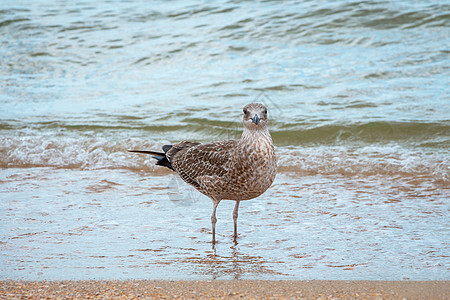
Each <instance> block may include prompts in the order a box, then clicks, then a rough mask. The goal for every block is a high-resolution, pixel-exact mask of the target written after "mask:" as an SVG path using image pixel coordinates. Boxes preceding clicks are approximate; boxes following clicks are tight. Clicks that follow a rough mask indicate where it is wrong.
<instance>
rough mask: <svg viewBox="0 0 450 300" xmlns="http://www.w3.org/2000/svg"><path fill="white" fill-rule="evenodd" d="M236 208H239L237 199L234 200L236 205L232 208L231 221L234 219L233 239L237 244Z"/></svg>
mask: <svg viewBox="0 0 450 300" xmlns="http://www.w3.org/2000/svg"><path fill="white" fill-rule="evenodd" d="M238 210H239V201H236V205H235V206H234V210H233V221H234V238H233V241H234V243H235V244H237V218H238Z"/></svg>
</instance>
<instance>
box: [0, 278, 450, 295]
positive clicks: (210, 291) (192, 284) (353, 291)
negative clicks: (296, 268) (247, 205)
mask: <svg viewBox="0 0 450 300" xmlns="http://www.w3.org/2000/svg"><path fill="white" fill-rule="evenodd" d="M23 297H26V298H27V299H41V298H46V299H62V298H64V299H67V298H70V299H86V298H92V297H94V298H108V299H109V298H114V299H137V298H139V299H142V298H143V299H185V298H189V299H192V298H197V299H205V298H208V299H238V298H239V299H240V298H244V299H261V298H263V299H285V298H289V299H292V298H294V299H301V298H306V299H311V298H315V299H317V298H319V299H336V298H344V299H349V298H352V299H405V298H406V299H408V300H409V299H450V281H449V280H444V281H367V280H355V281H351V280H350V281H347V280H346V281H341V280H339V281H337V280H336V281H335V280H305V281H303V280H302V281H299V280H273V281H272V280H212V281H170V280H118V281H115V280H98V281H97V280H82V281H72V280H65V281H19V280H2V281H0V298H2V299H3V298H6V299H18V298H23Z"/></svg>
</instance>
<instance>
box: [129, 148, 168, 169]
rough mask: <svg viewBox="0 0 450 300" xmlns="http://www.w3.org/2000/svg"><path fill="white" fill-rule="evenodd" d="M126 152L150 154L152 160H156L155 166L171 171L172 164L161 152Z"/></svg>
mask: <svg viewBox="0 0 450 300" xmlns="http://www.w3.org/2000/svg"><path fill="white" fill-rule="evenodd" d="M128 152H134V153H143V154H150V155H153V156H152V158H154V159H156V160H157V161H156V165H158V166H163V167H167V168H169V169H171V170H173V167H172V164H171V163H170V161H169V160H168V159H167V157H166V154H165V153H162V152H156V151H147V150H128Z"/></svg>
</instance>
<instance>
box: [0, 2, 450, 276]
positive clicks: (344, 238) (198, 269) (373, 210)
mask: <svg viewBox="0 0 450 300" xmlns="http://www.w3.org/2000/svg"><path fill="white" fill-rule="evenodd" d="M449 8H450V5H448V4H447V3H446V1H428V2H426V3H423V2H416V1H402V2H401V3H389V2H384V1H374V2H370V3H369V2H364V1H333V2H326V3H325V2H324V3H317V2H316V1H305V2H301V3H298V2H296V1H286V2H284V3H280V2H276V1H266V2H245V1H216V2H214V3H208V2H200V1H171V2H166V1H156V2H153V4H152V5H150V4H148V3H146V2H143V1H128V2H126V3H110V2H108V1H104V2H96V4H92V3H90V2H70V3H63V2H61V3H51V4H48V3H47V2H45V1H29V2H20V3H17V2H13V1H2V4H1V5H0V33H1V35H2V41H1V45H2V46H1V47H0V54H1V56H2V57H3V58H4V59H2V60H0V87H1V89H2V92H1V93H0V168H1V171H0V205H1V206H0V220H1V227H0V228H1V229H0V249H1V261H2V263H1V264H0V278H1V279H7V278H10V279H31V280H36V279H123V278H139V279H146V278H147V279H211V278H221V279H231V278H242V279H250V278H251V279H273V278H277V279H384V280H399V279H413V280H430V279H449V277H448V274H449V269H450V268H449V265H450V261H449V258H448V257H449V255H448V254H449V244H448V241H449V240H450V234H449V225H448V224H450V223H449V218H448V215H449V209H450V201H449V199H450V189H449V186H450V155H449V154H450V151H449V146H450V134H449V132H450V101H449V100H450V99H449V96H448V86H449V85H450V82H449V78H450V77H449V75H450V74H449V70H450V68H449V67H450V64H449V61H450V60H449V53H450V52H449V49H448V45H449V44H450V37H449V23H450V17H449V15H448V11H449ZM253 101H257V102H262V103H264V104H266V106H268V108H269V117H270V118H271V121H270V130H271V133H272V136H273V139H274V142H275V144H276V150H277V156H278V175H277V178H276V181H275V183H274V185H273V186H272V188H271V189H269V190H268V191H267V192H266V193H265V194H264V195H262V196H260V197H259V198H257V199H255V200H251V201H245V202H243V203H242V204H241V209H240V216H239V234H240V236H239V244H238V245H236V246H235V245H233V243H232V237H231V235H232V227H233V224H232V217H231V213H232V209H233V205H234V203H233V202H231V201H223V202H222V203H221V204H220V206H219V209H218V224H217V226H218V229H217V231H218V232H217V234H218V240H219V243H218V245H217V246H216V251H215V253H214V251H213V250H212V248H211V243H210V239H211V234H210V214H211V210H212V204H211V202H210V200H209V199H208V198H206V197H204V196H202V195H201V194H200V193H198V192H196V191H195V190H193V189H192V188H189V187H188V186H186V185H185V184H184V183H183V182H182V181H180V180H179V179H177V177H176V176H175V175H173V173H171V172H170V171H168V170H164V169H161V168H158V167H156V166H154V162H153V161H152V159H151V158H150V157H148V156H142V155H137V154H131V153H128V152H127V150H128V149H154V150H157V149H159V148H160V147H161V146H162V145H164V144H166V143H174V142H177V141H180V140H185V139H190V140H195V141H200V142H208V141H213V140H219V139H227V138H238V137H239V136H240V132H241V123H240V119H241V108H242V106H244V105H245V104H246V103H248V102H253Z"/></svg>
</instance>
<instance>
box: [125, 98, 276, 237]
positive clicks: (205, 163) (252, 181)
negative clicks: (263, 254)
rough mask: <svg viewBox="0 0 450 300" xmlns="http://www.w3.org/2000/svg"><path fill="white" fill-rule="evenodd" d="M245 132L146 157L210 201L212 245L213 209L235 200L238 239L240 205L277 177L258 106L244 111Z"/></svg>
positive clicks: (262, 109)
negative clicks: (153, 159)
mask: <svg viewBox="0 0 450 300" xmlns="http://www.w3.org/2000/svg"><path fill="white" fill-rule="evenodd" d="M243 112H244V117H243V124H244V131H243V133H242V137H241V139H239V140H228V141H221V142H215V143H210V144H200V143H193V142H187V141H185V142H180V143H177V144H174V145H166V146H164V147H163V150H164V153H160V152H153V151H133V152H141V153H148V154H152V155H154V156H153V157H154V158H155V159H156V160H157V161H158V162H157V164H158V165H162V166H166V167H168V168H171V169H173V170H174V171H175V172H177V173H178V175H180V177H181V178H182V179H183V180H184V181H185V182H187V183H189V184H191V185H192V186H194V187H195V188H196V189H197V190H198V191H200V192H201V193H203V194H205V195H206V196H208V197H210V198H211V199H212V201H213V204H214V208H213V214H212V216H211V223H212V233H213V244H214V243H215V224H216V221H217V219H216V216H215V214H216V208H217V205H218V204H219V202H220V201H221V200H234V201H236V206H235V208H234V211H233V220H234V241H235V242H236V238H237V217H238V209H239V203H240V201H242V200H249V199H253V198H255V197H258V196H259V195H261V194H262V193H264V192H265V191H266V190H267V189H268V188H269V187H270V185H271V184H272V182H273V180H274V179H275V175H276V157H275V150H274V146H273V143H272V138H271V136H270V133H269V130H268V128H267V109H266V107H265V106H264V105H262V104H260V103H251V104H248V105H246V106H245V107H244V108H243Z"/></svg>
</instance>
